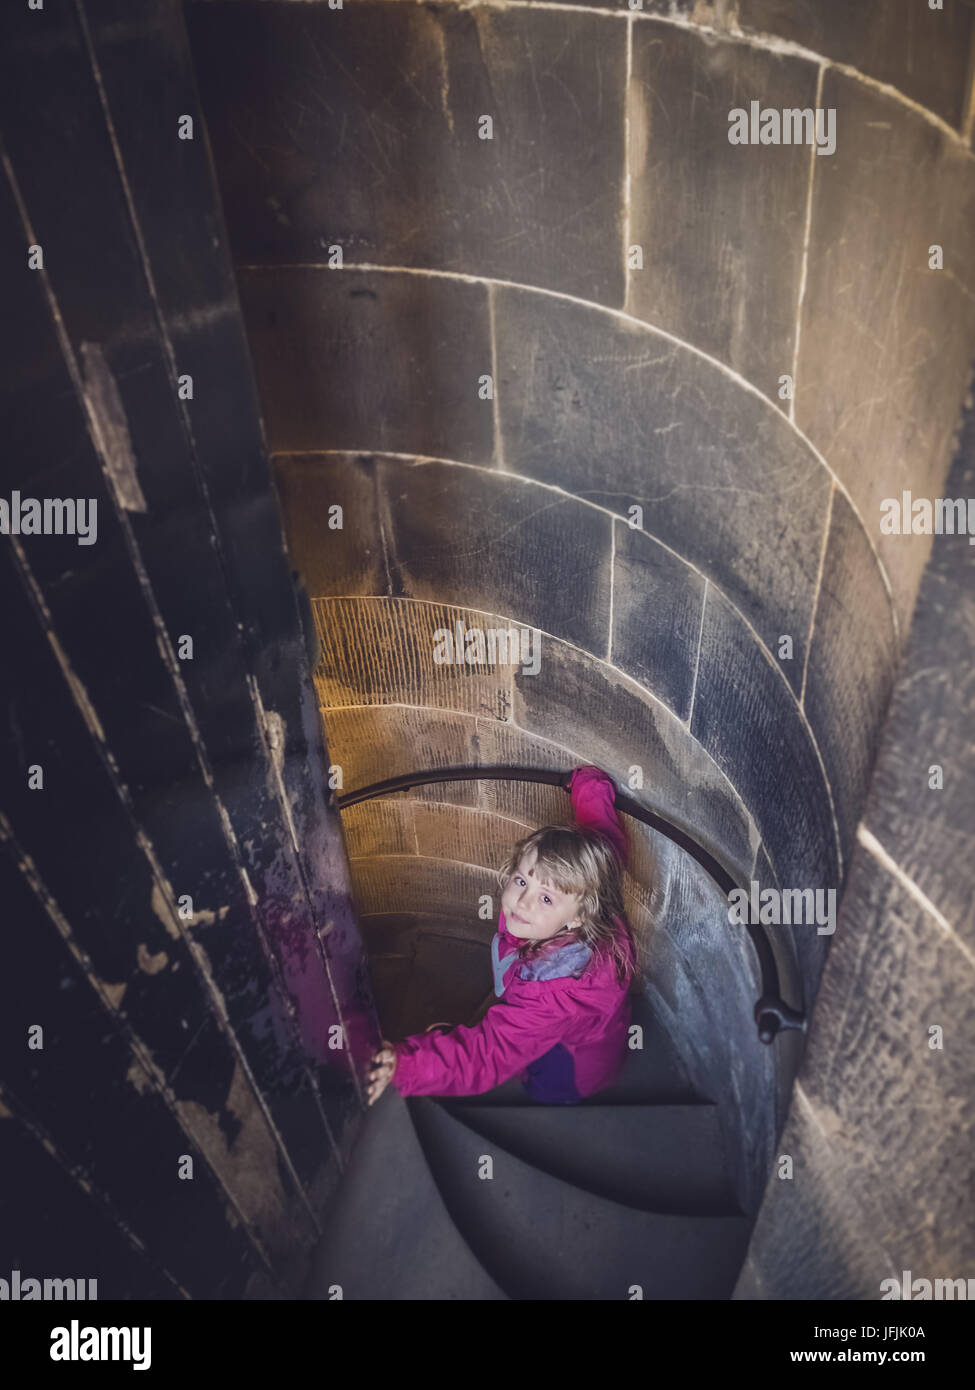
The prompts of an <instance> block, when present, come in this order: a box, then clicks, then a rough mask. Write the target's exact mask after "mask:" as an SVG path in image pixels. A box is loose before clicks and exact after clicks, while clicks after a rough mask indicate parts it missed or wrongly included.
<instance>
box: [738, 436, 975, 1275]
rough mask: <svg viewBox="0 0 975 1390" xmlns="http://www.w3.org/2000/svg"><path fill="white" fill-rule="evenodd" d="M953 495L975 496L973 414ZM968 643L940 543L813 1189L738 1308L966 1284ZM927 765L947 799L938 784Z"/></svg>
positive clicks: (847, 983) (854, 930)
mask: <svg viewBox="0 0 975 1390" xmlns="http://www.w3.org/2000/svg"><path fill="white" fill-rule="evenodd" d="M947 486H948V489H949V493H950V495H953V496H954V495H968V494H971V493H973V492H975V416H973V415H972V413H971V412H969V414H968V416H967V419H966V423H965V429H964V432H963V436H962V448H961V451H960V452H959V455H958V457H957V459H956V461H955V465H954V467H953V469H952V471H951V473H950V475H949V478H948V483H947ZM973 633H975V551H973V548H972V547H970V546H969V545H968V544H967V538H966V537H961V536H959V537H953V536H941V537H936V538H935V542H934V547H933V549H932V560H931V565H930V567H929V569H928V571H927V573H926V574H925V577H924V582H923V584H922V586H921V591H920V595H919V598H918V603H917V607H916V610H915V614H914V624H913V627H912V630H911V634H910V639H909V642H908V645H907V648H906V650H905V655H904V665H903V668H902V670H901V673H900V678H899V681H898V685H897V688H896V690H895V693H894V696H893V699H892V701H891V704H890V710H889V713H888V718H887V724H886V726H885V732H884V736H883V739H882V742H881V747H880V752H879V755H878V760H877V767H876V771H875V773H874V777H873V781H872V783H871V789H870V794H869V798H868V801H867V805H866V810H865V813H864V827H865V830H866V842H865V843H858V844H857V846H856V848H855V852H854V855H853V858H852V861H851V865H850V872H849V877H848V881H847V887H846V893H845V895H844V898H843V902H842V910H841V913H840V921H839V925H838V928H837V933H836V940H835V942H834V945H833V947H832V950H831V951H830V955H829V960H828V962H827V967H826V970H825V972H824V974H823V979H822V985H821V988H820V991H819V997H818V999H817V1001H816V1005H815V1010H814V1012H813V1016H812V1025H811V1031H810V1038H809V1047H808V1052H807V1055H806V1059H805V1062H804V1066H803V1070H802V1072H801V1073H800V1078H799V1080H800V1084H801V1086H802V1092H801V1094H799V1095H798V1097H797V1101H796V1103H794V1104H793V1111H792V1116H791V1118H790V1123H789V1131H788V1133H787V1135H786V1136H784V1138H783V1141H782V1144H781V1146H780V1147H781V1148H783V1149H787V1148H790V1147H792V1146H795V1151H797V1152H800V1153H801V1154H802V1156H803V1162H804V1166H805V1168H806V1169H807V1170H808V1171H809V1175H810V1176H809V1181H808V1182H806V1183H805V1184H804V1185H803V1186H802V1187H800V1186H799V1185H798V1184H797V1185H796V1186H795V1187H794V1188H793V1190H792V1192H791V1193H790V1192H789V1191H788V1190H787V1189H788V1188H792V1187H793V1185H792V1184H781V1183H777V1182H776V1181H775V1180H774V1179H773V1180H772V1181H771V1183H770V1186H769V1189H768V1190H767V1193H766V1199H765V1204H764V1206H763V1209H762V1215H761V1219H760V1222H759V1225H758V1228H757V1230H756V1235H755V1240H754V1242H753V1248H752V1254H751V1258H750V1262H749V1269H748V1271H747V1276H746V1278H745V1279H744V1280H743V1282H742V1285H741V1292H740V1296H743V1297H748V1296H758V1297H764V1298H776V1299H777V1298H789V1297H793V1296H801V1297H804V1298H813V1297H820V1296H827V1297H852V1298H874V1299H876V1298H878V1297H880V1289H879V1284H880V1280H881V1279H882V1278H887V1277H891V1278H897V1279H899V1278H900V1276H901V1272H902V1270H904V1269H910V1270H911V1271H912V1273H913V1276H914V1277H915V1278H917V1277H920V1278H927V1279H931V1280H934V1279H937V1278H945V1277H959V1276H960V1277H967V1275H968V1274H969V1273H970V1270H971V1267H972V1260H973V1258H975V1217H973V1213H972V1205H971V1191H972V1184H973V1181H975V1159H973V1155H972V1147H971V1142H970V1135H971V1130H972V1125H973V1121H975V1114H973V1111H975V1069H973V1064H972V1056H973V1053H975V1019H973V1015H972V1010H971V1004H970V1000H971V985H972V979H973V972H975V964H973V962H975V950H973V947H975V932H973V921H972V891H971V888H972V886H971V868H970V866H971V862H972V855H971V826H972V822H973V814H975V803H973V799H972V792H971V790H970V784H971V770H972V769H971V762H972V755H971V749H970V746H969V745H970V737H969V728H970V724H971V706H972V701H973V698H975V690H973V685H972V677H971V675H970V673H969V670H968V664H967V662H966V660H965V656H964V654H965V653H967V652H968V651H969V650H970V648H971V646H972V640H973ZM933 763H938V764H940V765H943V767H944V769H945V772H946V774H948V775H947V776H946V779H945V789H944V790H943V791H935V790H929V789H928V769H929V766H930V765H931V764H933ZM878 842H879V844H878ZM903 875H906V878H904V877H903ZM933 1028H940V1029H941V1030H942V1031H943V1037H942V1039H941V1044H942V1045H941V1046H940V1047H938V1046H937V1045H936V1046H934V1047H932V1046H931V1043H932V1041H933V1042H935V1043H937V1041H938V1039H937V1037H936V1036H932V1032H931V1030H932V1029H933ZM800 1103H801V1107H800ZM797 1107H800V1108H797ZM797 1171H799V1170H797ZM824 1224H825V1227H826V1229H827V1231H828V1242H827V1243H825V1244H822V1243H821V1242H820V1245H821V1248H817V1251H816V1257H815V1260H814V1261H813V1262H812V1263H811V1264H810V1265H809V1266H799V1265H797V1262H796V1261H795V1259H794V1258H792V1257H790V1251H793V1250H794V1249H795V1232H796V1230H797V1229H798V1230H800V1231H805V1230H816V1229H817V1228H819V1227H821V1226H822V1225H824ZM787 1232H788V1236H787V1235H786V1233H787ZM797 1289H801V1290H802V1292H801V1294H795V1293H794V1292H793V1291H794V1290H797Z"/></svg>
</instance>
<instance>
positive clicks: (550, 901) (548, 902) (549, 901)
mask: <svg viewBox="0 0 975 1390" xmlns="http://www.w3.org/2000/svg"><path fill="white" fill-rule="evenodd" d="M545 901H546V903H547V904H548V906H549V907H551V906H552V899H551V898H546V899H545Z"/></svg>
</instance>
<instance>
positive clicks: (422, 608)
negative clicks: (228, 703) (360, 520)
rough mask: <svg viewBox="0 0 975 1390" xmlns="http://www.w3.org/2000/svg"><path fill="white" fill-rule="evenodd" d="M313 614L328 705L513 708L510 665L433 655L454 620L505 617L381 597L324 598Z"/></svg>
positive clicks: (485, 621) (318, 680) (500, 622)
mask: <svg viewBox="0 0 975 1390" xmlns="http://www.w3.org/2000/svg"><path fill="white" fill-rule="evenodd" d="M312 611H313V613H314V615H315V621H316V625H317V628H318V634H319V638H320V641H321V644H322V661H321V665H320V667H319V669H318V671H317V672H316V675H315V684H316V687H317V690H318V695H319V699H320V701H321V703H322V705H323V706H325V707H334V706H336V705H346V704H349V705H359V704H380V703H388V704H405V705H432V706H436V707H438V708H441V709H454V710H463V711H465V712H466V713H468V714H473V715H478V714H484V713H488V714H494V715H495V717H496V718H503V717H505V712H506V711H507V710H508V709H510V706H511V698H512V669H513V668H512V667H511V666H503V665H501V664H500V663H496V664H495V665H493V666H490V665H488V664H486V663H480V664H477V665H471V664H467V663H466V662H464V663H463V664H457V663H455V662H446V661H444V662H439V661H437V660H436V659H435V654H436V653H437V652H438V651H439V650H440V649H441V639H439V638H438V637H437V636H436V634H437V633H438V632H450V633H453V632H454V631H455V627H454V625H455V623H464V624H465V629H466V628H471V627H482V626H483V627H488V626H490V627H500V626H504V625H505V623H504V619H502V618H498V617H496V616H493V617H492V616H491V615H490V614H485V613H475V612H472V611H471V610H470V609H466V608H454V607H450V608H448V607H446V606H444V605H443V604H432V603H429V604H428V603H411V602H410V601H409V600H408V599H383V598H352V599H345V598H339V599H320V600H315V601H314V603H313V607H312ZM551 640H554V639H551ZM389 775H390V776H391V775H392V774H389Z"/></svg>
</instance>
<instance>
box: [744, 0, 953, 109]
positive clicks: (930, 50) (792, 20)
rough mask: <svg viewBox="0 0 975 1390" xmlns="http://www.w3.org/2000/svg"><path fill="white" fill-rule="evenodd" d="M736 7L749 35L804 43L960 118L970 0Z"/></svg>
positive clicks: (757, 0) (747, 0)
mask: <svg viewBox="0 0 975 1390" xmlns="http://www.w3.org/2000/svg"><path fill="white" fill-rule="evenodd" d="M737 11H738V14H737V19H738V23H739V25H740V26H741V28H742V29H743V30H744V31H745V33H746V34H772V35H775V36H777V37H778V38H783V39H788V40H790V41H791V42H792V43H798V44H802V46H803V47H804V48H810V49H812V50H813V51H814V52H816V53H821V54H822V55H823V56H824V57H826V58H831V59H832V60H833V61H834V62H836V63H843V64H846V65H848V66H850V67H854V68H859V70H860V71H861V72H863V73H865V74H866V75H867V76H868V77H872V78H874V79H876V81H878V82H886V83H888V84H889V85H890V86H892V87H896V88H897V89H898V91H900V92H903V93H904V95H905V96H907V97H910V98H911V99H912V100H913V101H917V102H919V103H920V104H921V105H922V106H927V107H929V108H930V109H931V110H932V111H934V112H936V113H937V114H938V115H939V116H941V117H943V118H944V120H946V121H948V122H949V123H950V124H951V125H958V124H959V122H960V121H961V118H962V113H963V111H964V104H965V95H966V85H965V84H966V77H967V72H968V55H969V51H970V49H971V45H972V31H973V15H972V8H971V5H970V4H968V3H967V0H962V3H961V4H952V3H951V0H948V4H946V5H945V7H944V9H942V10H932V9H931V8H930V7H929V6H928V5H926V4H923V3H920V4H919V3H916V2H915V0H884V3H883V4H881V5H857V4H852V5H851V4H850V3H849V0H816V3H815V4H796V3H795V0H738V2H737ZM794 104H795V103H792V102H790V103H789V105H794Z"/></svg>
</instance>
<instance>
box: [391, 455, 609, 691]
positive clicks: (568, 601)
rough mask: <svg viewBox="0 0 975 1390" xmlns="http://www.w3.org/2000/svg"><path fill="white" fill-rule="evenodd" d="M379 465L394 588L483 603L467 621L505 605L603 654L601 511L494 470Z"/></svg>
mask: <svg viewBox="0 0 975 1390" xmlns="http://www.w3.org/2000/svg"><path fill="white" fill-rule="evenodd" d="M378 468H379V473H380V477H381V480H382V486H383V489H384V492H385V496H386V511H387V514H388V516H389V517H390V519H391V527H390V531H391V534H390V557H389V565H390V572H391V574H392V576H393V585H394V592H401V593H404V594H407V595H409V596H410V597H412V598H418V599H426V600H428V601H432V602H438V601H439V602H442V601H443V600H444V599H449V600H450V601H451V602H452V603H456V604H458V605H460V606H464V607H469V608H471V609H472V610H479V613H480V616H474V615H473V614H472V616H471V617H470V618H468V619H467V623H468V625H469V626H470V625H473V626H479V627H481V628H482V629H484V630H487V629H488V628H490V627H497V626H498V623H496V622H495V620H494V619H488V617H487V616H485V615H487V614H491V613H495V614H503V615H504V618H505V619H506V620H507V621H508V622H509V623H514V624H516V625H521V626H523V627H529V628H538V629H540V630H541V631H542V632H544V633H552V634H554V635H555V636H556V637H562V638H564V639H565V640H566V641H569V642H573V643H575V644H576V645H577V646H579V647H584V648H585V649H586V650H588V651H592V652H594V653H595V654H596V655H597V656H603V655H605V652H606V643H607V629H608V626H609V614H610V584H611V550H612V539H611V527H612V521H611V519H610V518H609V517H608V516H606V515H605V513H603V512H599V511H596V510H595V509H594V508H592V507H587V506H585V505H583V504H581V503H579V502H576V501H574V500H573V499H571V498H568V497H562V496H559V495H558V494H557V493H555V494H553V493H551V492H549V491H548V490H546V489H545V488H542V487H538V486H536V485H533V484H531V483H529V482H526V481H524V480H522V479H517V478H511V477H507V476H505V475H504V474H500V473H492V472H486V471H484V470H478V469H471V468H454V467H449V466H447V465H445V464H439V463H434V462H431V463H422V464H412V465H410V464H404V463H398V462H396V461H393V460H380V461H379V462H378ZM542 651H544V639H543V640H542ZM529 664H530V663H529Z"/></svg>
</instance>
